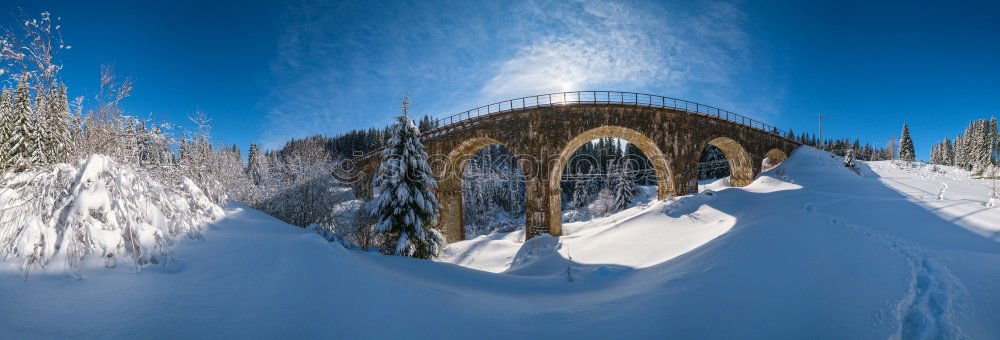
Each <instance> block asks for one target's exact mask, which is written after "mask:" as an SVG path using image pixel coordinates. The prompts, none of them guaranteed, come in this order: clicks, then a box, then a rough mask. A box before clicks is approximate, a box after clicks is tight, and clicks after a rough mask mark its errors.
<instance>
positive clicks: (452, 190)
mask: <svg viewBox="0 0 1000 340" xmlns="http://www.w3.org/2000/svg"><path fill="white" fill-rule="evenodd" d="M437 122H438V126H439V127H437V128H435V129H432V130H430V131H423V132H422V133H421V139H422V141H423V142H424V146H425V147H426V150H427V154H428V155H429V157H430V159H429V161H430V164H431V167H432V169H433V171H434V176H435V178H436V180H437V184H438V188H437V189H436V190H435V194H436V195H437V197H438V201H439V202H440V203H441V212H440V216H439V218H438V225H437V227H438V228H439V230H441V231H442V233H444V235H445V237H446V238H447V240H448V242H455V241H460V240H462V239H464V237H465V232H464V223H463V220H462V219H463V214H462V190H461V187H462V186H461V181H462V171H463V169H464V164H465V162H466V161H468V160H469V159H470V158H471V157H472V155H473V154H475V153H476V151H478V150H479V149H481V148H483V147H486V146H488V145H494V144H502V145H505V146H507V148H509V149H510V151H511V153H513V155H514V157H515V159H516V160H517V162H518V164H519V165H520V166H521V168H522V169H523V170H524V180H525V203H524V204H525V231H526V238H531V237H532V236H534V235H538V234H541V233H549V234H552V235H555V236H558V235H560V234H561V229H562V221H561V215H562V207H561V193H562V192H561V191H562V189H561V186H560V180H561V177H562V174H563V168H564V167H565V166H566V164H567V161H568V160H569V157H570V156H571V155H572V154H573V152H574V151H576V150H577V148H579V147H580V146H582V145H583V144H584V143H587V142H589V141H591V140H593V139H596V138H600V137H616V138H620V139H623V140H626V141H628V142H629V143H632V144H635V145H636V146H638V148H639V149H640V150H641V151H642V152H643V154H645V155H646V157H647V158H649V160H650V163H652V166H653V168H654V169H655V174H656V180H657V192H658V196H659V198H661V199H662V198H664V197H667V196H670V195H684V194H688V193H693V192H695V191H697V178H698V174H697V167H698V161H699V158H700V156H701V153H702V151H703V150H704V149H705V147H706V146H707V145H714V146H716V147H718V148H719V149H721V150H722V152H723V154H724V155H725V157H726V159H727V160H728V161H729V167H730V172H731V175H730V185H732V186H744V185H747V184H749V183H750V182H752V181H753V180H754V178H755V177H756V175H757V174H758V173H759V172H760V171H761V167H762V164H763V161H764V159H765V158H767V159H768V161H769V163H770V164H777V163H779V162H781V161H784V160H785V158H786V157H787V155H788V154H790V153H791V151H792V149H794V148H795V147H797V146H798V145H799V144H798V143H797V142H795V141H793V140H790V139H788V138H786V137H785V133H783V132H781V131H780V130H778V129H777V128H775V127H774V126H771V125H767V124H763V123H761V122H758V121H755V120H752V119H750V118H748V117H745V116H742V115H739V114H735V113H732V112H729V111H726V110H722V109H719V108H715V107H712V106H707V105H703V104H698V103H694V102H689V101H685V100H681V99H675V98H669V97H662V96H656V95H648V94H641V93H631V92H616V91H578V92H565V93H554V94H545V95H538V96H531V97H524V98H518V99H512V100H508V101H503V102H500V103H495V104H490V105H486V106H482V107H479V108H476V109H472V110H469V111H466V112H462V113H459V114H456V115H453V116H449V117H445V118H442V119H439V120H438V121H437ZM380 162H381V159H380V154H379V152H378V151H373V152H369V153H367V154H365V155H361V156H358V157H354V159H352V160H351V162H347V163H349V164H348V165H347V166H343V167H342V168H341V169H339V170H335V173H336V172H338V171H339V172H341V174H338V175H337V176H350V177H351V178H353V183H354V192H355V195H357V196H358V197H359V198H363V199H370V198H371V196H372V192H371V191H372V186H371V183H372V178H373V176H374V174H375V173H376V172H377V171H378V168H379V164H380Z"/></svg>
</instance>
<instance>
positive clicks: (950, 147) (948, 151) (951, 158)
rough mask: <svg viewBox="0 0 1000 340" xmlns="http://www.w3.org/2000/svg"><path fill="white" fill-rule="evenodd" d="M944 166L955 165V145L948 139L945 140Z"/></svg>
mask: <svg viewBox="0 0 1000 340" xmlns="http://www.w3.org/2000/svg"><path fill="white" fill-rule="evenodd" d="M944 164H945V165H955V145H954V144H952V142H951V139H948V137H945V138H944Z"/></svg>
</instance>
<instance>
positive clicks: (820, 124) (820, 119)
mask: <svg viewBox="0 0 1000 340" xmlns="http://www.w3.org/2000/svg"><path fill="white" fill-rule="evenodd" d="M823 118H830V116H824V115H823V114H822V113H820V114H819V146H823ZM820 149H822V148H820Z"/></svg>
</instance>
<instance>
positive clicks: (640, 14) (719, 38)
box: [481, 2, 746, 99]
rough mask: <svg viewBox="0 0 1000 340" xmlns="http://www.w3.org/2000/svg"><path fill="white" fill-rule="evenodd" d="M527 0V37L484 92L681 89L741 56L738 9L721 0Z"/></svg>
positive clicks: (718, 75) (720, 73)
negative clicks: (690, 1) (700, 0)
mask: <svg viewBox="0 0 1000 340" xmlns="http://www.w3.org/2000/svg"><path fill="white" fill-rule="evenodd" d="M696 7H697V8H696V9H693V10H692V9H687V10H675V9H672V8H667V7H663V6H659V5H656V4H649V3H627V2H555V3H553V2H530V3H526V4H524V5H523V6H522V8H521V10H520V12H521V13H524V14H525V16H526V18H525V19H523V20H521V21H520V23H521V25H520V27H518V30H519V31H520V32H519V34H521V35H525V36H528V39H525V40H526V42H527V44H526V45H525V46H523V47H521V48H519V49H518V51H517V52H516V54H514V55H513V56H512V57H511V58H509V59H507V60H504V61H502V62H501V63H499V66H497V67H496V72H495V74H494V75H493V76H492V78H490V80H489V81H488V82H486V83H485V84H484V86H483V87H482V89H481V93H482V95H483V97H484V99H486V98H488V99H501V98H507V97H516V96H520V95H528V94H534V93H544V92H553V91H566V90H578V89H594V88H607V87H613V88H616V89H618V88H621V89H633V90H641V89H649V88H655V89H657V90H660V91H667V92H672V93H676V92H688V91H689V90H690V89H691V87H692V86H695V85H702V84H723V83H725V82H727V81H728V80H729V79H730V78H731V75H732V73H733V72H735V71H737V70H739V69H740V67H741V66H742V65H741V64H740V63H742V62H744V61H745V60H741V59H745V58H744V57H743V54H744V52H743V49H744V47H745V46H744V45H745V40H746V36H745V34H744V33H743V31H742V30H741V29H740V22H741V21H742V17H743V14H742V13H741V12H740V11H739V10H738V9H737V8H736V7H735V6H733V5H731V4H728V3H705V4H703V5H699V6H696Z"/></svg>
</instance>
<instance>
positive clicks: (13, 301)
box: [0, 147, 1000, 339]
mask: <svg viewBox="0 0 1000 340" xmlns="http://www.w3.org/2000/svg"><path fill="white" fill-rule="evenodd" d="M861 173H862V174H861V175H857V174H855V173H853V172H851V171H849V170H847V169H846V168H844V167H843V166H842V165H841V160H840V159H839V158H835V157H831V156H830V155H829V154H827V153H824V152H820V151H817V150H815V149H811V148H807V147H803V148H800V149H799V150H797V151H796V152H794V153H793V154H792V155H791V157H790V158H789V159H788V160H787V161H786V162H785V163H783V164H781V165H779V166H778V167H776V168H774V169H771V170H770V171H768V172H766V173H764V174H762V175H761V176H760V177H759V178H758V179H757V180H756V181H755V182H754V183H753V184H751V185H749V186H748V187H746V188H725V189H718V188H717V187H715V186H713V187H715V188H717V189H718V190H705V191H703V192H702V193H700V194H697V195H692V196H685V197H680V198H677V199H675V200H671V201H667V202H662V201H654V202H651V203H649V204H645V205H642V206H638V207H634V208H631V209H628V210H625V211H623V212H620V213H618V214H615V215H612V216H609V217H604V218H599V219H595V220H591V221H586V222H575V223H567V224H566V225H564V230H565V233H566V235H564V236H562V237H559V238H555V237H550V236H543V237H537V238H534V239H532V240H530V241H528V242H521V241H520V240H521V239H523V235H522V234H520V233H521V232H520V231H518V232H513V233H509V234H494V235H492V236H481V237H479V238H476V239H473V240H468V241H463V242H458V243H454V244H451V245H449V246H448V247H447V248H446V249H445V252H446V254H445V256H444V257H443V258H442V259H440V260H439V261H440V262H432V261H421V260H414V259H409V258H402V257H390V256H382V255H377V254H372V253H364V252H359V251H350V250H345V249H344V248H342V247H341V246H339V245H336V244H329V243H327V242H325V241H324V240H323V239H322V238H320V237H319V236H318V235H315V234H313V233H310V232H308V231H306V230H303V229H301V228H296V227H292V226H289V225H287V224H284V223H282V222H280V221H278V220H275V219H274V218H271V217H269V216H266V215H264V214H262V213H259V212H256V211H253V210H251V209H248V208H245V207H242V206H238V205H231V206H229V207H228V208H227V209H226V218H224V219H222V220H221V221H219V222H216V223H215V224H213V225H210V226H209V228H208V229H207V230H206V231H205V232H204V240H203V241H198V240H191V239H181V240H179V241H178V242H177V244H176V245H175V246H174V247H173V251H172V254H173V258H174V261H173V262H172V263H171V264H170V266H158V267H157V266H154V267H151V268H155V269H149V270H146V271H143V272H142V273H138V274H137V273H135V272H134V271H129V270H126V269H125V268H121V267H119V268H115V269H110V270H105V269H94V270H92V271H89V272H85V273H84V274H83V277H84V278H83V280H71V279H67V277H66V276H65V274H63V273H62V272H59V271H52V272H49V273H37V274H33V276H32V277H31V278H30V279H29V280H27V281H25V280H23V279H22V277H21V276H20V275H18V273H19V272H18V271H17V269H16V268H15V267H13V266H11V265H9V264H2V265H0V305H2V306H3V309H0V334H3V335H4V337H9V338H27V337H30V338H38V337H71V336H72V337H84V338H109V337H110V338H125V337H200V338H201V337H253V338H258V337H261V338H295V337H300V336H306V337H324V338H412V337H419V338H574V337H577V338H663V337H683V338H733V337H740V338H746V337H754V338H841V339H843V338H886V337H901V338H956V337H970V338H997V337H1000V322H997V320H1000V290H998V289H997V287H1000V236H998V235H1000V209H997V208H987V207H984V206H983V205H982V202H984V201H985V200H986V197H987V196H986V187H985V185H984V183H983V181H982V180H974V179H970V178H969V177H968V176H967V175H966V174H964V173H963V172H962V171H959V170H953V169H950V168H947V169H945V170H944V172H933V171H932V169H931V168H930V167H926V166H922V167H918V168H912V167H911V168H906V167H899V166H896V165H893V164H891V163H888V162H874V163H871V164H866V165H862V171H861ZM942 183H945V184H947V186H948V188H947V190H945V192H944V195H943V196H944V197H943V199H939V198H940V197H939V195H938V193H939V188H940V187H942ZM569 258H572V261H570V260H568V259H569ZM449 262H450V263H449ZM455 264H457V265H455ZM414 332H418V333H414Z"/></svg>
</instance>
